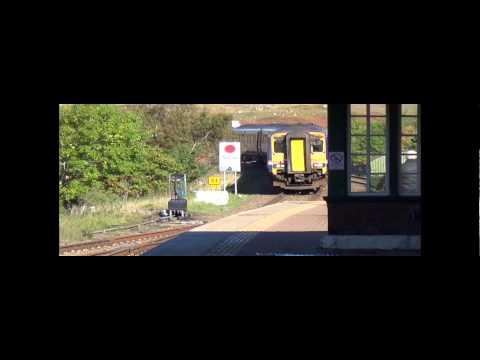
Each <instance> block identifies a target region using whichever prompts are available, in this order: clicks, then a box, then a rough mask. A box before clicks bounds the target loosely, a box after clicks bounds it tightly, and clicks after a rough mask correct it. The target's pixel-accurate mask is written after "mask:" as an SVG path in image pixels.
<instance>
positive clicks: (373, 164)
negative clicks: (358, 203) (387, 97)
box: [348, 104, 389, 195]
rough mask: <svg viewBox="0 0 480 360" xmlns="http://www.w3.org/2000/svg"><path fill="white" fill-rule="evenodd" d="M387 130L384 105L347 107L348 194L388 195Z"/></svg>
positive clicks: (353, 105)
mask: <svg viewBox="0 0 480 360" xmlns="http://www.w3.org/2000/svg"><path fill="white" fill-rule="evenodd" d="M387 129H388V115H387V106H386V104H351V105H350V111H349V137H348V138H349V152H350V157H349V158H350V161H349V164H348V173H349V193H350V194H356V195H361V194H366V195H372V194H375V195H388V194H389V188H388V166H389V165H388V131H387Z"/></svg>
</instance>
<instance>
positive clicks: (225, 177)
mask: <svg viewBox="0 0 480 360" xmlns="http://www.w3.org/2000/svg"><path fill="white" fill-rule="evenodd" d="M223 191H227V172H226V171H224V172H223Z"/></svg>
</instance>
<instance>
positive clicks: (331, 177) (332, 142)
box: [328, 104, 349, 199]
mask: <svg viewBox="0 0 480 360" xmlns="http://www.w3.org/2000/svg"><path fill="white" fill-rule="evenodd" d="M347 121H348V104H328V153H331V152H343V153H344V154H345V169H344V170H333V171H330V170H329V172H328V197H329V198H332V199H335V198H344V197H346V196H347V195H348V192H347V189H348V187H347V186H348V182H347V166H348V161H349V154H348V153H347V152H348V151H347V136H348V126H347V125H348V123H347Z"/></svg>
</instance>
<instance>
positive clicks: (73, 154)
mask: <svg viewBox="0 0 480 360" xmlns="http://www.w3.org/2000/svg"><path fill="white" fill-rule="evenodd" d="M230 125H231V117H230V116H227V115H222V114H217V115H211V114H208V113H205V112H200V111H198V109H197V107H196V106H194V105H161V104H160V105H154V104H152V105H126V106H116V105H68V106H61V107H60V164H59V183H60V201H61V204H63V205H67V206H68V205H71V204H75V203H76V204H79V203H88V204H96V203H105V202H110V201H113V200H114V199H117V198H119V197H120V198H124V199H126V198H128V197H131V196H134V197H139V196H142V195H144V194H146V193H149V192H154V191H163V190H165V189H166V187H167V186H168V184H167V179H168V175H169V174H171V173H175V172H182V173H186V174H187V177H188V179H189V181H193V180H195V179H197V178H198V177H200V176H203V175H205V174H206V173H207V171H208V169H209V167H211V166H213V165H214V164H215V160H216V156H217V155H216V153H217V150H216V149H217V147H218V141H220V140H222V139H223V138H225V137H228V136H229V130H230V129H231V126H230Z"/></svg>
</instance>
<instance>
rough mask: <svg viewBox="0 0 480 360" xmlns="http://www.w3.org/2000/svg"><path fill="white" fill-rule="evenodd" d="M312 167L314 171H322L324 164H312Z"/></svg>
mask: <svg viewBox="0 0 480 360" xmlns="http://www.w3.org/2000/svg"><path fill="white" fill-rule="evenodd" d="M313 167H314V168H315V169H322V168H323V167H325V164H323V163H313Z"/></svg>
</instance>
